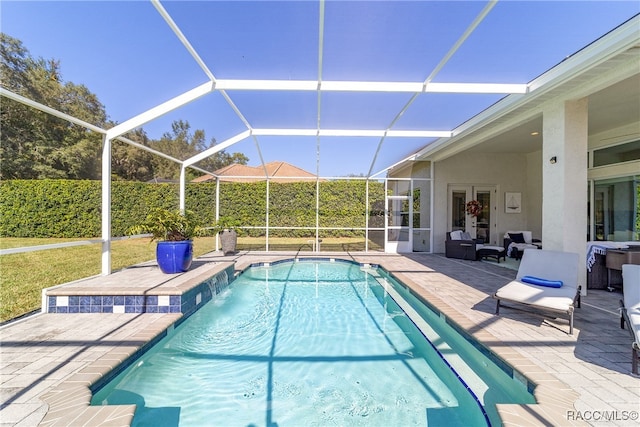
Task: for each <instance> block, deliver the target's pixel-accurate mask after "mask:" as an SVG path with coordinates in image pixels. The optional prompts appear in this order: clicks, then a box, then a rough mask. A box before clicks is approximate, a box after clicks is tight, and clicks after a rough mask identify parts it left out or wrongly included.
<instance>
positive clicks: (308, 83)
mask: <svg viewBox="0 0 640 427" xmlns="http://www.w3.org/2000/svg"><path fill="white" fill-rule="evenodd" d="M150 1H151V3H152V4H153V6H154V7H155V9H156V10H157V11H158V13H159V14H160V15H161V16H162V18H163V19H164V20H165V22H166V23H167V25H168V26H169V27H170V28H171V30H172V31H173V33H174V34H175V35H176V37H177V38H178V39H179V40H180V41H181V43H182V44H183V46H184V47H185V49H186V50H187V51H188V52H189V54H190V55H191V57H192V58H193V60H194V61H195V62H196V63H197V64H198V65H199V66H200V68H201V69H202V71H203V73H204V74H205V75H206V77H207V79H208V81H207V82H206V83H204V84H201V85H199V86H197V87H195V88H192V89H191V90H189V91H186V92H185V93H183V94H181V95H179V96H177V97H175V98H172V99H170V100H168V101H166V102H164V103H162V104H160V105H158V106H156V107H153V108H151V109H149V110H148V111H145V112H144V113H142V114H139V115H137V116H134V117H132V118H129V119H128V120H125V121H124V122H122V123H120V124H118V125H116V126H114V127H113V128H110V129H102V128H99V127H97V126H95V125H92V124H89V123H86V122H84V121H82V120H80V119H77V118H75V117H72V116H70V115H68V114H65V113H62V112H60V111H57V110H55V109H52V108H50V107H47V106H45V105H42V104H39V103H37V102H35V101H32V100H30V99H28V98H25V97H23V96H21V95H18V94H15V93H12V92H11V91H8V90H6V89H4V88H0V96H4V97H7V98H10V99H12V100H14V101H17V102H20V103H22V104H25V105H28V106H30V107H33V108H36V109H38V110H41V111H44V112H46V113H48V114H51V115H54V116H56V117H59V118H61V119H63V120H67V121H69V122H71V123H74V124H77V125H79V126H83V127H85V128H87V129H90V130H92V131H95V132H98V133H100V134H102V135H103V158H102V206H103V209H102V236H101V242H102V274H103V275H107V274H110V273H111V241H112V240H113V238H112V236H111V203H110V202H111V200H110V193H111V174H110V167H111V151H112V150H111V144H112V141H113V140H114V139H117V140H119V141H122V142H125V143H127V144H130V145H134V146H136V147H138V148H140V149H143V150H146V151H149V152H151V153H153V154H154V155H158V156H162V157H164V158H166V159H168V160H171V161H174V162H176V163H177V164H178V165H180V168H181V173H180V208H181V209H184V208H185V185H186V182H185V176H186V173H185V172H186V168H187V167H189V168H192V169H195V170H198V171H201V172H203V173H209V174H212V175H214V174H213V173H212V172H211V171H206V170H203V169H201V168H199V167H197V166H196V163H198V162H199V161H201V160H203V159H205V158H207V157H209V156H211V155H213V154H215V153H217V152H219V151H221V150H225V149H227V148H229V147H231V146H233V145H234V144H236V143H238V142H240V141H243V140H245V139H247V138H252V139H253V140H254V141H255V143H256V145H257V147H258V153H261V151H260V146H259V137H260V136H315V137H316V138H317V139H318V141H319V139H320V138H321V137H333V136H335V137H341V136H342V137H349V136H362V137H375V138H380V139H379V142H378V144H377V147H376V148H375V154H374V155H373V160H372V162H371V166H370V168H369V171H368V174H367V176H366V177H365V179H371V180H374V179H384V178H375V177H376V176H380V175H381V174H384V173H386V172H387V171H388V170H390V169H392V168H394V167H396V166H397V165H398V164H400V163H404V162H407V161H412V160H418V159H425V158H427V157H428V156H429V155H434V154H436V156H435V157H432V160H436V161H437V151H438V150H440V149H441V148H442V147H444V146H445V145H447V143H448V141H457V140H459V139H461V138H463V137H464V134H465V133H466V132H468V131H469V130H472V129H473V128H474V127H476V126H479V125H480V124H481V123H482V122H484V121H486V120H490V119H493V118H495V117H497V116H499V115H501V114H504V113H505V111H509V110H510V109H514V108H515V107H516V106H518V105H520V104H522V103H523V102H525V101H526V99H530V97H531V96H533V97H536V96H542V95H544V94H545V93H546V92H548V91H549V90H551V89H552V88H553V86H554V85H555V84H557V82H559V81H560V82H561V81H566V80H567V79H570V78H572V77H574V76H576V75H578V74H579V73H580V72H581V70H582V69H583V68H584V67H587V66H590V65H591V62H593V61H599V60H602V58H603V55H604V53H603V52H605V51H606V50H607V49H610V48H612V47H616V48H617V47H618V46H621V45H623V44H629V43H635V42H637V35H636V30H635V29H634V28H635V27H634V24H635V25H637V23H638V19H634V20H633V22H630V23H628V24H627V25H626V26H625V28H623V29H622V30H620V31H618V32H617V33H616V34H615V38H611V37H609V38H607V39H606V42H602V43H596V44H594V45H592V46H590V47H589V48H588V49H587V51H586V55H585V54H584V53H583V54H581V56H580V59H579V60H578V59H577V58H576V57H571V58H568V59H567V60H566V61H565V62H563V63H562V64H561V65H560V66H559V68H556V69H554V70H552V71H551V72H549V73H545V74H544V75H542V76H540V77H539V78H537V79H535V80H534V81H532V82H530V83H527V84H496V83H486V84H483V83H466V82H459V83H434V82H432V80H433V79H434V78H435V77H436V75H437V74H438V73H439V71H440V70H441V69H442V68H443V67H444V65H445V64H446V63H447V62H448V61H449V59H450V58H451V57H452V56H453V55H454V53H455V52H456V51H457V50H458V49H459V48H460V46H462V44H463V43H464V42H465V40H466V39H467V38H468V37H469V36H470V35H471V34H472V33H473V31H474V30H475V29H476V28H477V26H478V25H479V24H480V23H481V22H482V21H483V20H484V18H485V17H486V16H487V15H488V14H489V12H490V11H491V9H492V8H493V7H494V6H495V4H496V1H489V2H488V3H487V4H486V6H485V7H484V9H483V10H482V11H481V12H480V13H479V14H478V16H477V17H476V18H475V20H474V21H473V22H472V23H471V24H470V25H469V27H468V28H467V29H466V30H465V32H464V33H463V34H462V35H461V36H460V38H459V39H458V40H457V41H456V42H455V43H454V44H453V46H452V47H451V48H450V49H449V51H448V52H447V53H446V54H445V55H444V57H443V58H442V59H441V61H440V62H439V63H438V65H437V66H436V67H435V68H434V69H433V70H432V71H431V72H430V74H429V76H428V77H427V79H425V80H424V81H422V82H366V81H325V80H323V78H322V58H323V42H324V40H323V35H324V0H320V2H319V8H320V14H319V17H320V18H319V44H318V63H319V65H318V79H317V80H293V81H291V80H261V79H250V80H238V79H217V78H216V77H215V75H214V74H213V73H212V72H211V70H209V68H208V67H207V65H206V63H205V62H204V61H203V60H202V59H201V57H200V55H199V54H198V52H197V51H196V50H195V49H194V48H193V46H192V45H191V44H190V42H189V40H188V39H187V38H186V36H185V35H184V34H183V33H182V31H181V30H180V28H179V27H178V26H177V25H176V24H175V22H174V21H173V19H172V18H171V16H170V15H169V13H168V12H167V11H166V10H165V9H164V7H163V6H162V4H161V2H160V1H159V0H150ZM230 90H245V91H305V92H314V91H315V92H316V93H317V103H318V107H319V106H320V103H321V97H322V94H323V93H326V92H387V93H390V92H394V93H411V94H413V96H412V97H411V99H410V100H409V102H408V103H407V104H405V105H404V106H403V107H402V108H401V109H400V111H398V113H397V115H396V116H395V118H394V119H393V120H392V121H391V122H390V123H388V124H382V125H381V126H380V127H379V128H377V129H362V130H351V129H325V128H323V127H322V126H321V117H320V111H321V109H320V108H318V117H317V127H316V128H311V129H295V128H282V129H278V128H253V127H252V125H251V124H250V123H249V121H248V120H247V119H246V118H245V117H244V115H243V114H242V112H241V111H240V109H239V108H238V107H237V106H236V105H235V104H234V102H233V101H232V99H231V98H230V97H229V95H228V94H227V93H226V91H230ZM214 92H220V93H221V94H222V96H223V97H224V99H225V100H226V101H227V103H228V104H229V106H230V108H231V109H232V110H233V111H234V113H235V114H236V115H237V117H238V118H239V119H240V120H241V121H242V123H244V125H245V128H246V130H244V131H243V132H241V133H239V134H237V135H234V136H232V137H231V138H228V139H227V140H225V141H222V142H221V143H219V144H216V145H215V146H213V147H211V148H209V149H207V150H205V151H203V152H201V153H199V154H197V155H195V156H193V157H191V158H189V159H186V160H179V159H175V158H173V157H171V156H168V155H166V154H164V153H162V152H159V151H157V150H153V149H152V148H149V147H146V146H144V145H142V144H138V143H136V142H134V141H131V140H129V139H127V138H126V137H124V135H126V134H127V133H128V132H130V131H133V130H135V129H137V128H139V127H140V126H142V125H144V124H146V123H149V122H151V121H153V120H155V119H157V118H159V117H161V116H163V115H165V114H167V113H169V112H171V111H174V110H176V109H178V108H180V107H183V106H184V105H186V104H188V103H190V102H192V101H194V100H196V99H199V98H201V97H204V96H207V95H209V94H211V93H214ZM443 92H446V93H467V94H468V93H485V94H505V95H506V97H505V98H504V99H503V100H502V101H500V102H499V103H497V104H495V105H494V106H492V107H490V108H489V109H487V110H485V112H483V113H481V114H479V115H478V116H476V117H475V118H474V119H472V120H470V121H468V122H466V123H465V124H463V125H461V126H460V127H458V128H456V129H452V130H450V131H442V130H429V129H422V130H402V129H395V128H394V126H395V124H396V122H397V121H398V120H399V119H400V117H401V116H402V115H403V114H404V113H405V112H406V111H407V109H408V108H409V107H410V106H411V104H412V103H413V102H414V100H415V99H417V97H418V96H419V95H421V94H424V93H443ZM387 137H394V138H396V137H398V138H423V139H424V138H437V141H436V142H435V143H433V144H430V145H429V146H428V147H425V148H424V149H423V150H421V151H420V152H418V153H416V154H413V155H411V156H409V157H407V158H405V159H403V160H402V161H401V162H397V163H395V164H394V165H390V166H388V167H386V168H384V169H383V170H381V171H378V172H375V173H374V171H373V167H374V165H375V163H376V159H377V157H378V154H379V152H380V149H381V147H382V145H383V144H384V142H385V141H386V139H387ZM260 157H261V161H262V164H263V167H264V165H265V163H264V161H263V160H262V156H261V154H260ZM318 162H319V158H318ZM432 170H433V168H432ZM316 175H318V174H317V173H316ZM265 178H266V179H267V191H268V182H269V179H270V177H269V176H268V174H267V173H266V168H265ZM320 178H321V177H320V176H318V178H317V179H320ZM432 182H433V176H432ZM432 197H433V194H432ZM432 209H433V207H432ZM267 211H268V210H267ZM267 241H268V230H267ZM316 247H317V245H316Z"/></svg>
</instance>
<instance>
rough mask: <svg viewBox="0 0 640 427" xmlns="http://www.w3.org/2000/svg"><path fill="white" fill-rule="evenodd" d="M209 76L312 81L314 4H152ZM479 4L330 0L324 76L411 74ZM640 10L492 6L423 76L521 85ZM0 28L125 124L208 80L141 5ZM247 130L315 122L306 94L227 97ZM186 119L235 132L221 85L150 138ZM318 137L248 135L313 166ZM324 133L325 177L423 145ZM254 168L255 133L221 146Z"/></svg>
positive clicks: (328, 103) (266, 152)
mask: <svg viewBox="0 0 640 427" xmlns="http://www.w3.org/2000/svg"><path fill="white" fill-rule="evenodd" d="M162 4H163V6H164V7H165V9H166V10H167V11H168V13H169V14H170V15H171V17H172V18H173V20H174V21H175V22H176V24H177V25H178V26H179V27H180V29H181V30H182V31H183V33H184V34H185V36H186V37H187V38H188V39H189V41H190V42H191V44H192V45H193V47H194V48H195V50H196V51H197V52H198V54H199V55H200V56H201V57H202V59H203V61H204V62H205V63H206V64H207V67H208V68H209V69H210V70H211V72H212V73H213V74H214V76H215V77H216V78H219V79H283V80H289V79H293V80H296V79H303V80H317V79H318V73H319V55H318V46H319V30H318V28H319V5H318V3H317V2H316V1H285V2H275V1H260V2H248V1H235V2H225V1H208V2H207V1H197V2H184V1H181V2H163V3H162ZM485 5H486V3H485V2H480V1H470V2H463V1H439V2H438V1H408V2H399V1H394V2H391V1H375V2H365V1H350V2H346V1H328V2H327V3H326V5H325V16H324V22H325V25H324V38H323V55H322V67H321V73H322V79H323V80H356V81H357V80H361V81H408V82H421V81H424V79H426V78H427V76H429V74H430V73H431V72H432V71H433V69H434V68H435V67H436V65H437V64H438V63H439V61H440V60H441V59H442V57H443V56H444V55H445V54H446V52H447V51H448V50H449V49H450V48H451V46H452V45H453V44H454V43H455V42H456V40H457V39H458V38H459V37H460V36H461V34H462V33H463V32H464V31H465V29H466V28H467V27H468V26H469V24H470V23H471V22H472V21H473V19H474V18H475V17H476V16H477V14H478V13H479V12H480V11H481V10H482V9H483V8H484V7H485ZM639 11H640V6H639V2H637V1H602V2H597V1H569V2H559V1H533V2H526V1H501V2H498V4H497V5H496V6H495V7H494V8H493V9H492V10H491V12H490V13H489V15H488V16H487V17H486V18H485V20H484V21H483V22H482V23H481V24H480V26H479V27H478V28H477V29H476V31H475V32H474V33H473V34H472V35H471V37H470V38H469V39H468V40H467V41H466V42H465V43H464V44H463V45H462V47H461V48H460V49H459V50H458V51H457V52H456V53H455V55H454V56H453V57H452V58H451V59H450V61H449V62H448V63H447V64H446V65H445V67H444V68H442V70H441V71H440V72H439V73H438V74H437V75H436V77H435V79H434V82H442V83H470V82H473V83H527V82H529V81H531V80H532V79H534V78H535V77H536V76H538V75H540V74H541V73H543V72H544V71H546V70H548V69H549V68H551V67H552V66H554V65H555V64H557V63H559V62H560V61H562V60H563V59H564V58H565V57H567V56H569V55H571V54H573V53H575V52H576V51H577V50H579V49H581V48H582V47H584V46H585V45H587V44H589V43H591V42H592V41H594V40H596V39H597V38H598V37H600V36H602V35H603V34H605V33H606V32H608V31H610V30H611V29H613V28H614V27H616V26H618V25H620V24H621V23H623V22H624V21H626V20H628V19H629V18H631V17H632V16H633V15H635V14H637V13H638V12H639ZM0 13H1V18H0V19H1V21H0V24H1V28H2V31H3V32H5V33H7V34H9V35H10V36H12V37H15V38H17V39H19V40H21V41H22V42H23V43H24V46H25V47H26V48H27V49H28V50H29V51H30V53H31V54H32V55H33V56H35V57H43V58H46V59H50V58H54V59H58V60H60V64H61V71H62V77H63V79H64V80H65V81H71V82H74V83H76V84H84V85H86V86H87V87H88V88H89V89H90V90H91V91H92V92H94V93H96V94H97V95H98V97H99V99H100V100H101V102H102V103H103V104H104V105H105V106H106V110H107V114H108V115H109V117H110V119H112V120H114V121H117V122H123V121H126V120H127V119H129V118H131V117H133V116H136V115H138V114H140V113H142V112H144V111H145V110H147V109H149V108H151V107H154V106H156V105H158V104H160V103H162V102H164V101H167V100H168V99H171V98H173V97H175V96H177V95H179V94H181V93H183V92H185V91H187V90H189V89H192V88H194V87H196V86H198V85H200V84H202V83H205V82H206V81H207V80H208V79H207V76H206V75H205V73H204V72H203V71H202V70H201V69H200V67H199V66H198V65H197V64H196V62H195V61H194V60H193V58H192V57H191V56H190V55H189V54H188V52H187V51H186V50H185V48H184V47H183V46H182V44H181V43H180V41H179V40H178V38H177V37H176V36H175V35H174V34H173V32H172V31H171V30H170V28H169V27H168V26H167V25H166V23H165V22H164V20H163V19H162V17H161V16H160V14H159V13H158V12H157V11H156V9H155V8H154V7H153V5H152V4H151V3H150V2H147V1H142V0H141V1H104V2H95V1H67V2H58V1H45V2H32V1H6V0H2V1H1V2H0ZM228 95H229V97H230V98H231V99H232V100H233V102H234V103H235V104H236V106H237V107H238V109H239V110H240V111H241V112H242V114H243V115H244V117H245V118H246V119H247V120H248V121H249V123H250V125H251V126H252V127H254V128H261V127H269V128H275V127H283V128H315V127H316V126H317V121H318V96H317V94H316V93H315V92H286V93H284V92H264V91H262V92H259V93H256V92H244V91H229V92H228ZM410 97H411V95H410V94H406V93H400V94H399V93H378V94H371V93H352V92H331V93H324V94H323V95H322V98H321V102H320V105H321V111H320V113H321V114H320V117H321V127H322V128H325V129H385V128H387V127H388V126H389V125H390V124H391V122H392V121H393V119H394V118H395V117H396V115H398V113H399V112H400V111H401V109H402V107H403V106H404V105H405V104H406V103H407V101H408V100H409V99H410ZM501 97H502V96H501V95H477V94H476V95H464V94H422V95H420V96H419V97H418V98H417V99H416V101H415V102H414V103H413V104H412V105H411V107H410V108H409V109H408V110H407V111H406V113H405V114H404V115H402V117H401V118H400V119H399V120H398V121H397V122H396V124H395V126H394V129H396V130H418V129H425V130H452V129H453V128H455V127H456V126H458V125H460V124H461V123H462V122H464V121H466V120H467V119H469V118H470V117H472V116H473V115H475V114H477V113H479V112H480V111H482V110H483V109H484V108H486V107H488V106H489V105H491V104H493V103H494V102H496V101H497V100H499V99H500V98H501ZM177 119H183V120H188V121H189V123H190V124H191V126H192V128H193V129H204V130H205V132H206V135H207V137H208V138H216V140H217V141H219V142H222V141H224V140H226V139H227V138H230V137H232V136H234V135H236V134H238V133H240V132H242V131H244V130H246V127H245V126H244V124H243V123H242V121H241V120H240V119H239V118H238V116H237V115H236V114H235V112H234V111H233V110H232V109H231V108H230V107H229V105H228V103H227V102H226V101H225V99H224V98H223V97H222V95H221V94H220V93H218V92H214V93H212V94H210V95H208V96H206V97H203V98H200V99H198V100H196V101H194V102H192V103H190V104H188V105H186V106H185V107H183V108H181V109H179V110H176V111H173V112H171V113H169V114H167V115H165V116H163V117H161V118H158V119H157V120H155V121H153V122H151V123H147V124H145V125H144V126H143V127H144V129H145V130H146V131H147V133H148V134H149V136H150V137H152V138H158V137H160V136H161V135H162V133H164V132H167V131H169V130H170V128H171V127H170V126H171V122H172V121H173V120H177ZM316 142H317V141H316V138H301V137H259V138H258V144H259V146H260V149H261V152H262V154H263V157H264V159H265V161H275V160H284V161H288V162H290V163H292V164H295V165H297V166H299V167H302V168H303V169H306V170H308V171H310V172H316V165H317V151H318V150H317V147H316ZM379 142H380V139H379V138H364V137H358V138H338V137H334V138H329V137H326V138H322V139H321V140H320V150H319V152H320V162H319V164H320V169H319V172H320V174H321V175H323V176H341V175H348V174H366V173H367V172H369V170H371V171H372V172H377V171H379V170H381V169H383V168H385V167H387V166H389V165H391V164H393V163H395V162H397V161H399V160H401V159H403V158H405V157H406V156H407V155H409V154H411V153H413V152H415V151H416V150H418V149H419V148H421V147H422V146H424V145H426V144H427V143H429V142H431V140H428V139H417V138H412V139H400V138H396V139H393V138H389V139H387V140H385V142H384V144H383V145H382V147H381V149H380V154H379V156H378V159H377V161H376V163H375V164H374V165H372V160H373V158H374V155H375V152H376V149H377V147H378V144H379ZM228 151H229V152H235V151H240V152H244V153H245V154H246V155H247V156H248V157H249V158H250V164H251V165H258V164H259V155H258V152H257V150H256V144H255V141H254V140H253V139H247V140H245V141H243V142H240V143H238V144H236V145H234V146H233V147H231V148H230V149H229V150H228Z"/></svg>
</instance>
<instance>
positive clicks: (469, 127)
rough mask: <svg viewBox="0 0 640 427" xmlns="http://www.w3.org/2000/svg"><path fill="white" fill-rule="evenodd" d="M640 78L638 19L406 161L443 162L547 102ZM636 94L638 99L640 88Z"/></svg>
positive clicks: (537, 111)
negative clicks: (524, 90) (522, 91)
mask: <svg viewBox="0 0 640 427" xmlns="http://www.w3.org/2000/svg"><path fill="white" fill-rule="evenodd" d="M638 74H640V16H638V15H636V16H635V17H634V18H632V19H630V20H629V21H627V22H625V23H624V24H622V25H621V26H619V27H617V28H616V29H614V30H612V31H611V32H609V33H608V34H606V35H604V36H603V37H601V38H600V39H598V40H596V41H595V42H593V43H591V44H590V45H588V46H587V47H585V48H583V49H582V50H580V51H579V52H577V53H576V54H574V55H572V56H570V57H568V58H566V59H565V60H564V61H563V62H561V63H560V64H558V65H556V66H555V67H553V68H551V69H550V70H548V71H547V72H545V73H544V74H542V75H540V76H539V77H537V78H536V79H534V80H533V81H531V82H530V83H529V84H528V85H527V88H528V90H527V91H526V93H523V94H511V95H507V96H505V97H504V98H502V99H501V100H500V101H498V102H497V103H495V104H494V105H492V106H491V107H489V108H488V109H486V110H484V111H483V112H481V113H480V114H478V115H476V116H474V117H473V118H471V119H470V120H468V121H467V122H465V123H463V124H461V125H460V126H458V127H457V128H455V129H454V130H453V131H452V136H451V137H450V138H440V139H438V140H436V141H434V142H433V143H431V144H429V145H428V146H426V147H424V148H423V149H422V150H420V151H418V152H417V153H415V154H413V155H411V156H409V157H407V158H406V159H405V160H404V161H405V162H406V161H418V160H430V161H440V160H444V159H446V158H448V157H451V156H453V155H455V154H458V153H460V152H462V151H465V150H468V149H470V148H472V147H475V146H476V145H478V144H481V143H483V142H485V141H487V140H490V139H491V138H493V137H495V136H496V135H499V134H501V133H504V132H506V131H508V130H511V129H513V128H516V127H518V126H521V125H522V124H523V123H526V122H529V121H531V120H532V119H533V118H534V117H536V116H539V115H541V113H542V110H543V109H544V106H545V105H547V104H548V103H549V102H558V101H566V100H571V99H580V98H583V97H587V96H589V95H591V94H593V93H595V92H597V91H601V90H603V89H605V88H607V87H608V86H611V85H613V84H615V83H617V82H620V81H622V80H624V79H627V78H629V77H631V76H634V75H638ZM637 93H638V96H639V97H640V88H637ZM639 99H640V98H639ZM635 120H636V121H637V120H638V117H635ZM402 164H403V162H400V163H399V164H398V165H399V166H401V165H402Z"/></svg>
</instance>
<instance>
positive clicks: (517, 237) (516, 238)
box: [509, 233, 526, 243]
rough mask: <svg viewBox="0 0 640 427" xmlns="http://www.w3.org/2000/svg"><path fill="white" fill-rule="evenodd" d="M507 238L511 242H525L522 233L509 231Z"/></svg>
mask: <svg viewBox="0 0 640 427" xmlns="http://www.w3.org/2000/svg"><path fill="white" fill-rule="evenodd" d="M509 238H510V239H511V241H512V242H513V243H526V242H525V240H524V234H522V233H509Z"/></svg>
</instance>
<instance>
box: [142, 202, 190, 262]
mask: <svg viewBox="0 0 640 427" xmlns="http://www.w3.org/2000/svg"><path fill="white" fill-rule="evenodd" d="M199 231H200V227H199V225H198V221H197V218H196V216H195V214H194V213H193V212H191V211H185V212H184V213H182V212H180V211H171V210H168V209H162V208H155V209H153V210H152V211H151V212H149V213H148V214H147V216H146V218H145V219H144V221H143V222H142V223H141V224H139V225H136V226H133V227H131V228H130V229H129V233H130V234H151V235H152V237H151V241H154V240H158V244H157V246H156V260H157V261H158V266H159V267H160V270H162V272H163V273H167V274H173V273H181V272H184V271H187V270H188V269H189V267H191V261H192V260H193V240H192V239H193V237H194V236H196V235H197V234H198V233H199Z"/></svg>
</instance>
